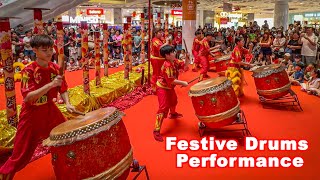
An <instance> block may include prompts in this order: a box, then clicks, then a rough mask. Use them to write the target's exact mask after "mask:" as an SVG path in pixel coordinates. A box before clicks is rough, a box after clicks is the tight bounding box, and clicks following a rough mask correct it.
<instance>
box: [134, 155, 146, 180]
mask: <svg viewBox="0 0 320 180" xmlns="http://www.w3.org/2000/svg"><path fill="white" fill-rule="evenodd" d="M130 169H131V172H133V173H137V174H136V175H135V176H134V178H133V180H136V179H137V178H138V177H139V176H140V174H141V173H142V171H145V173H146V179H147V180H149V179H150V178H149V174H148V171H147V166H145V165H142V166H140V164H139V162H138V161H137V160H135V159H134V160H133V162H132V165H131V166H130Z"/></svg>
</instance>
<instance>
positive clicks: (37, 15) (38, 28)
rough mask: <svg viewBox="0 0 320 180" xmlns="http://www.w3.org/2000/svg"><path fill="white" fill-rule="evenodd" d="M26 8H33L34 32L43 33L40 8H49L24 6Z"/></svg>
mask: <svg viewBox="0 0 320 180" xmlns="http://www.w3.org/2000/svg"><path fill="white" fill-rule="evenodd" d="M24 9H26V10H33V17H34V29H33V33H34V34H44V28H43V22H42V10H50V9H47V8H24Z"/></svg>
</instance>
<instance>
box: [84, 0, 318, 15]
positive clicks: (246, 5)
mask: <svg viewBox="0 0 320 180" xmlns="http://www.w3.org/2000/svg"><path fill="white" fill-rule="evenodd" d="M159 1H164V2H170V1H177V0H153V1H152V2H159ZM180 1H181V0H180ZM223 2H229V3H232V4H233V6H240V10H239V11H238V12H241V13H261V12H263V9H274V2H275V0H229V1H226V0H198V9H199V10H215V11H222V8H221V7H222V5H223ZM89 3H91V4H99V5H101V6H107V7H118V8H119V7H124V8H126V7H130V8H135V7H136V8H141V7H145V6H147V3H148V1H147V0H90V1H89ZM167 4H170V3H167ZM219 7H220V8H219ZM289 8H290V9H292V10H290V12H291V13H298V12H311V11H319V9H320V0H289Z"/></svg>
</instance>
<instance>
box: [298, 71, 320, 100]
mask: <svg viewBox="0 0 320 180" xmlns="http://www.w3.org/2000/svg"><path fill="white" fill-rule="evenodd" d="M301 90H302V91H304V92H307V93H308V94H313V95H317V96H320V70H319V69H318V70H317V69H313V70H312V71H311V77H310V79H309V81H308V82H307V83H302V84H301Z"/></svg>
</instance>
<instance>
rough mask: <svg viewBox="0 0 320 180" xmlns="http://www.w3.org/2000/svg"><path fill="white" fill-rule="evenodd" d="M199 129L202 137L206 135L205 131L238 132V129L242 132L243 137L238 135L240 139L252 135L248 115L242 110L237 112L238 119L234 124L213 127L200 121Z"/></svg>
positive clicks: (215, 132)
mask: <svg viewBox="0 0 320 180" xmlns="http://www.w3.org/2000/svg"><path fill="white" fill-rule="evenodd" d="M198 131H199V135H200V137H202V136H204V134H205V133H214V134H215V135H216V134H217V133H226V132H236V131H240V132H242V137H238V138H239V139H242V138H243V137H245V136H251V132H250V131H249V128H248V122H247V119H246V116H245V114H244V112H243V111H242V110H240V111H239V113H238V114H237V120H235V121H234V122H233V123H232V124H230V125H228V126H224V127H221V128H217V129H212V128H209V127H206V125H205V124H204V123H203V122H199V123H198ZM233 138H234V137H233Z"/></svg>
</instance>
